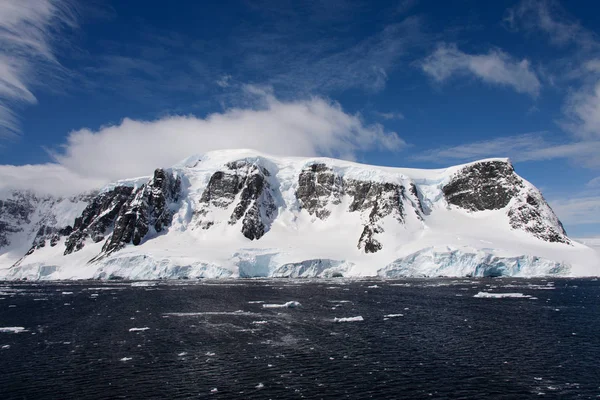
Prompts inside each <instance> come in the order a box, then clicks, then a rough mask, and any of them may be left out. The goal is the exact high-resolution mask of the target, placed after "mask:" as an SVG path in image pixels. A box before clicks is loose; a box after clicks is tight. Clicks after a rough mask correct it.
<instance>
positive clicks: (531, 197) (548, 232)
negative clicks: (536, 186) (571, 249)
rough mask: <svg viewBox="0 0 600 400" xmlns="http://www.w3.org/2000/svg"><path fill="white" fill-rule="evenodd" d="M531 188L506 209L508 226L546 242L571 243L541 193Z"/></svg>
mask: <svg viewBox="0 0 600 400" xmlns="http://www.w3.org/2000/svg"><path fill="white" fill-rule="evenodd" d="M536 192H537V191H534V190H533V189H531V190H530V193H528V194H527V195H526V196H525V199H524V201H523V199H519V200H518V201H517V202H516V204H515V205H513V206H512V207H511V209H510V210H509V211H508V217H509V220H510V226H511V227H512V228H513V229H522V230H524V231H526V232H529V233H531V234H532V235H533V236H535V237H537V238H538V239H541V240H545V241H547V242H558V243H565V244H571V240H570V239H569V238H568V237H567V233H566V232H565V229H564V227H563V225H562V223H561V222H560V221H559V220H558V218H557V217H556V215H555V214H554V212H553V211H552V209H551V208H550V206H549V205H548V204H547V203H546V201H545V200H544V198H543V197H542V195H541V193H539V192H538V193H536Z"/></svg>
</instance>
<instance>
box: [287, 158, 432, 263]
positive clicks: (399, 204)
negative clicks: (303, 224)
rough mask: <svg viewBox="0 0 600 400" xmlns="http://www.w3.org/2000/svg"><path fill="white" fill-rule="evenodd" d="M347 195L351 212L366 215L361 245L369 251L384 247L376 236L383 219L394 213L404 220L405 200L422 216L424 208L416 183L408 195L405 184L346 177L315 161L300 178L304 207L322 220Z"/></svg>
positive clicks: (395, 216) (360, 239)
mask: <svg viewBox="0 0 600 400" xmlns="http://www.w3.org/2000/svg"><path fill="white" fill-rule="evenodd" d="M344 196H347V197H348V198H349V200H350V205H349V206H348V210H347V211H348V212H351V213H355V212H357V213H361V214H363V216H364V218H363V220H364V223H363V227H362V232H361V234H360V237H359V238H358V243H357V247H358V248H359V249H362V250H364V252H365V253H375V252H377V251H379V250H381V248H382V245H381V243H380V242H379V241H378V240H377V238H376V237H377V235H378V234H381V233H383V232H384V229H383V226H382V225H381V224H380V222H381V220H383V219H384V218H385V217H387V216H392V217H393V218H394V219H395V220H396V221H397V222H398V223H400V224H402V223H404V205H403V203H404V202H405V201H410V203H411V205H412V206H413V207H412V208H413V210H415V213H416V214H417V215H418V216H419V218H421V213H422V211H423V208H422V206H421V203H420V200H419V199H418V195H417V189H416V186H415V185H414V184H411V192H410V194H409V196H408V197H409V198H407V193H406V188H405V187H404V186H403V185H399V184H397V183H391V182H388V183H381V182H373V181H362V180H357V179H344V178H343V177H342V176H340V175H338V174H336V173H335V172H334V171H333V170H332V169H331V168H330V167H328V166H327V165H325V164H312V165H310V166H309V167H307V168H305V169H304V170H303V171H302V172H301V173H300V175H299V177H298V188H297V189H296V197H297V199H298V202H299V203H300V206H301V208H302V209H304V210H306V211H307V212H308V213H309V214H310V215H314V216H316V217H317V218H319V219H321V220H325V219H327V218H328V217H329V216H330V214H331V207H336V206H338V205H340V204H341V202H342V199H343V198H344Z"/></svg>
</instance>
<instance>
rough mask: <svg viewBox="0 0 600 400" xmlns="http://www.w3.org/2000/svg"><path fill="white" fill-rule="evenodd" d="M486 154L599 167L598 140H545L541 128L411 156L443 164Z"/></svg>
mask: <svg viewBox="0 0 600 400" xmlns="http://www.w3.org/2000/svg"><path fill="white" fill-rule="evenodd" d="M489 157H509V158H510V159H511V160H512V161H514V162H525V161H543V160H552V159H573V160H577V161H578V163H579V164H580V165H585V166H588V167H592V168H594V167H600V141H578V142H568V143H556V142H550V141H548V140H547V139H546V138H545V132H533V133H526V134H521V135H514V136H505V137H498V138H494V139H489V140H481V141H476V142H471V143H464V144H460V145H457V146H449V147H439V148H434V149H431V150H427V151H425V152H422V153H420V154H417V155H415V156H413V157H412V159H413V160H415V161H427V162H435V163H440V164H447V163H453V162H467V161H473V160H477V159H481V158H489Z"/></svg>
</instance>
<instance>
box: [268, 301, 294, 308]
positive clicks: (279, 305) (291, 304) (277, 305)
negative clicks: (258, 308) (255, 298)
mask: <svg viewBox="0 0 600 400" xmlns="http://www.w3.org/2000/svg"><path fill="white" fill-rule="evenodd" d="M301 306H302V304H300V303H298V302H297V301H288V302H287V303H284V304H263V308H297V307H301Z"/></svg>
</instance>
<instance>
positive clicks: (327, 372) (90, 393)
mask: <svg viewBox="0 0 600 400" xmlns="http://www.w3.org/2000/svg"><path fill="white" fill-rule="evenodd" d="M480 291H492V292H494V293H500V292H512V293H515V292H516V293H523V294H524V295H528V296H532V297H524V298H499V299H498V298H477V297H473V296H474V295H476V294H477V293H478V292H480ZM0 299H1V300H0V328H7V327H23V328H24V329H25V331H23V332H20V333H8V332H0V348H1V349H0V398H1V399H21V398H27V399H100V398H211V399H212V398H214V399H231V398H240V399H269V398H272V399H296V398H316V399H318V398H323V399H338V398H353V399H365V398H375V399H383V398H395V399H401V398H405V399H421V398H424V399H425V398H427V399H431V398H456V399H483V398H493V399H528V398H536V399H537V398H557V399H559V398H560V399H567V398H600V305H599V304H600V282H598V281H596V280H567V279H556V280H540V279H535V280H521V279H487V280H451V279H440V280H402V281H346V280H335V279H333V280H322V281H293V280H269V281H264V280H263V281H255V280H252V281H224V282H189V283H188V282H185V283H170V284H167V283H161V284H159V285H158V286H153V287H132V286H131V284H130V283H125V282H117V283H115V282H106V283H100V282H86V283H68V284H67V283H46V284H35V283H4V284H0ZM288 301H297V302H299V303H300V304H301V306H300V307H295V308H265V307H264V305H265V304H267V305H268V304H283V303H286V302H288ZM259 302H264V303H259ZM389 314H396V316H394V317H386V315H389ZM398 314H401V315H398ZM358 316H361V317H362V319H363V320H362V321H348V322H340V321H336V320H335V318H349V317H358ZM131 328H148V329H145V330H133V331H130V329H131ZM0 330H1V329H0Z"/></svg>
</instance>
